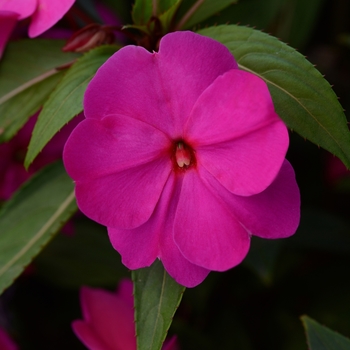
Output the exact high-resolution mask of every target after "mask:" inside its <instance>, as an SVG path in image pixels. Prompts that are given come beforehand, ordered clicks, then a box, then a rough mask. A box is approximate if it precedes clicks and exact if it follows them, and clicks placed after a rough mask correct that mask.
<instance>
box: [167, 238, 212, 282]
mask: <svg viewBox="0 0 350 350" xmlns="http://www.w3.org/2000/svg"><path fill="white" fill-rule="evenodd" d="M160 260H161V261H162V263H163V265H164V268H165V270H166V271H167V272H168V274H169V275H170V276H171V277H172V278H173V279H174V280H175V281H176V282H177V283H179V284H181V285H183V286H185V287H187V288H192V287H195V286H197V285H198V284H200V283H202V282H203V281H204V279H205V278H206V277H207V276H208V274H209V272H210V270H208V269H206V268H203V267H201V266H197V265H194V264H192V263H191V262H190V261H188V260H187V259H186V258H185V257H184V256H183V255H182V253H181V252H180V250H179V248H178V247H177V246H176V244H175V242H174V238H173V235H172V234H170V232H167V231H165V232H164V234H163V235H162V240H161V256H160Z"/></svg>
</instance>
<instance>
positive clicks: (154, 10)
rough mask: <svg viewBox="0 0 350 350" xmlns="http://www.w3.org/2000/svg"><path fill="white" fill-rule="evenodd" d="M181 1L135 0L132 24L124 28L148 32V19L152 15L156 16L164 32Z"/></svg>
mask: <svg viewBox="0 0 350 350" xmlns="http://www.w3.org/2000/svg"><path fill="white" fill-rule="evenodd" d="M181 2H182V0H136V2H135V5H134V7H133V11H132V18H133V21H134V25H129V26H125V28H135V29H139V30H141V31H143V32H146V33H148V34H150V33H149V29H150V28H149V26H148V24H149V21H150V20H151V18H152V17H157V18H159V20H160V22H161V24H162V29H163V33H164V34H166V33H167V32H168V31H169V27H170V24H171V22H172V19H173V17H174V15H175V13H176V11H177V9H178V7H179V5H180V4H181Z"/></svg>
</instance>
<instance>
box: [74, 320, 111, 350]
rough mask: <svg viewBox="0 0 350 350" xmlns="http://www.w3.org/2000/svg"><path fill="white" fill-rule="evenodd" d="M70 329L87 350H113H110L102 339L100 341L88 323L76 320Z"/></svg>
mask: <svg viewBox="0 0 350 350" xmlns="http://www.w3.org/2000/svg"><path fill="white" fill-rule="evenodd" d="M72 328H73V331H74V333H75V335H76V336H77V337H78V338H79V340H80V341H81V342H82V343H83V344H84V345H85V346H86V347H87V348H88V349H94V350H113V349H110V348H109V347H108V345H106V344H105V343H104V341H103V340H102V339H100V337H99V336H98V335H97V334H96V333H95V332H94V329H93V328H92V327H91V326H90V325H89V324H88V323H86V322H84V321H81V320H76V321H73V322H72Z"/></svg>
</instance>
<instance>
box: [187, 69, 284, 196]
mask: <svg viewBox="0 0 350 350" xmlns="http://www.w3.org/2000/svg"><path fill="white" fill-rule="evenodd" d="M185 138H186V139H187V140H188V141H189V142H190V143H191V145H193V147H195V148H196V150H197V158H198V162H199V163H200V164H202V165H203V166H204V167H205V168H206V169H207V170H208V171H209V172H210V173H211V174H212V175H213V176H215V177H216V178H217V179H218V180H219V181H220V182H221V183H222V184H223V185H224V186H225V187H226V188H227V189H228V190H229V191H231V192H232V193H234V194H238V195H244V196H249V195H253V194H256V193H260V192H261V191H263V190H264V189H265V188H266V187H267V186H268V185H270V183H271V182H272V181H273V180H274V178H275V177H276V175H277V173H278V171H279V169H280V168H281V165H282V163H283V160H284V158H285V155H286V152H287V148H288V143H289V138H288V131H287V128H286V126H285V125H284V123H283V122H282V120H281V119H280V118H279V117H278V116H277V114H276V113H275V111H274V107H273V104H272V100H271V96H270V94H269V92H268V89H267V86H266V84H265V83H264V81H263V80H261V79H259V78H258V77H256V76H254V75H253V74H250V73H247V72H243V71H239V70H231V71H229V72H227V73H226V74H224V75H223V76H221V77H219V78H217V79H216V80H215V82H214V83H213V84H212V85H211V86H210V87H209V88H208V89H207V90H206V91H205V92H204V93H203V94H202V95H201V96H200V98H199V99H198V101H197V102H196V105H195V106H194V109H193V111H192V113H191V117H190V119H189V120H188V123H187V126H186V131H185Z"/></svg>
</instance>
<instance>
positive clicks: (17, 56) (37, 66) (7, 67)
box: [0, 39, 78, 142]
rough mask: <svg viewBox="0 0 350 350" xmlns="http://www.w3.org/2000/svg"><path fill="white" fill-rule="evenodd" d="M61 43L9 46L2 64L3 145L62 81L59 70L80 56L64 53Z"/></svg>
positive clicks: (37, 41)
mask: <svg viewBox="0 0 350 350" xmlns="http://www.w3.org/2000/svg"><path fill="white" fill-rule="evenodd" d="M63 44H64V42H63V41H62V40H43V39H34V40H33V39H31V40H20V41H15V42H11V43H9V45H8V46H7V48H6V51H5V55H4V57H3V59H2V60H1V63H0V81H1V84H0V135H1V136H0V142H3V141H8V140H9V139H11V137H13V136H14V135H15V134H16V132H17V131H18V130H19V129H20V128H21V127H22V126H23V125H24V124H25V123H26V121H27V120H28V118H29V117H30V116H31V115H32V114H34V113H35V112H37V111H38V109H39V108H40V107H41V106H42V104H43V102H44V101H45V100H46V99H47V98H48V96H49V94H50V93H51V91H52V90H53V88H54V87H55V85H56V84H57V83H58V81H59V80H60V79H61V78H62V75H63V71H62V69H61V68H60V67H62V66H65V65H67V64H69V63H71V62H72V61H73V60H74V59H75V58H76V57H78V55H77V54H72V53H63V52H62V51H61V48H62V46H63Z"/></svg>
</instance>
